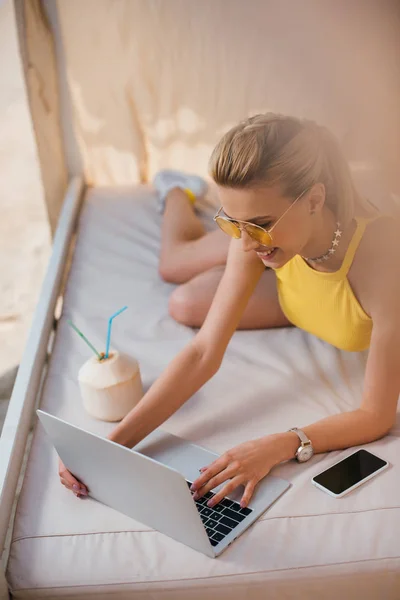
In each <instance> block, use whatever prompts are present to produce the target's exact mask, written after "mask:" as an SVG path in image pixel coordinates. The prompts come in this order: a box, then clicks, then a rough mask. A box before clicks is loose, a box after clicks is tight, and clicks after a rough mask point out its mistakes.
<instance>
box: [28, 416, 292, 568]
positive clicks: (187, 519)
mask: <svg viewBox="0 0 400 600" xmlns="http://www.w3.org/2000/svg"><path fill="white" fill-rule="evenodd" d="M36 412H37V415H38V417H39V419H40V421H41V423H42V425H43V427H44V429H45V431H46V433H47V434H48V436H49V437H50V439H51V441H52V443H53V445H54V447H55V449H56V450H57V453H58V455H59V456H60V457H61V460H62V461H63V463H64V464H65V466H66V467H67V469H68V470H69V471H70V472H71V473H73V474H74V476H75V477H76V478H77V479H79V480H80V481H82V482H83V483H84V484H85V485H86V487H87V488H88V495H89V497H90V498H92V499H94V500H97V501H98V502H101V503H102V504H105V505H107V506H109V507H111V508H113V509H115V510H118V511H120V512H121V513H123V514H125V515H127V516H128V517H131V518H132V519H135V520H136V521H140V522H141V523H143V524H145V525H147V526H148V527H151V528H152V529H156V530H157V531H160V532H161V533H163V534H165V535H167V536H169V537H171V538H173V539H174V540H177V541H178V542H181V543H182V544H185V545H186V546H189V547H190V548H193V549H194V550H197V551H198V552H202V553H203V554H205V555H207V556H209V557H211V558H215V557H217V556H219V555H220V554H221V553H222V552H223V551H224V550H226V548H228V546H229V545H230V544H232V542H233V541H234V540H236V538H238V537H239V536H240V535H241V534H242V533H243V532H244V531H245V530H246V529H247V528H248V527H250V525H251V524H252V523H254V521H256V520H257V519H258V517H259V516H260V515H261V514H262V513H263V512H265V511H266V510H267V508H269V507H270V506H271V505H272V504H273V503H274V502H275V501H276V500H277V499H278V498H279V497H280V496H281V495H282V494H283V493H284V492H285V491H286V490H287V489H288V488H289V487H290V483H289V482H288V481H285V480H283V479H280V478H278V477H274V476H272V475H267V476H266V477H265V478H264V479H263V480H261V481H260V482H259V484H258V485H257V487H256V490H255V493H254V495H253V498H252V499H251V501H250V504H249V506H248V507H246V508H240V504H239V503H240V499H241V496H242V494H243V490H244V488H243V486H240V487H239V488H237V489H236V490H235V491H234V492H233V493H232V494H229V495H228V496H227V497H226V498H224V499H223V500H222V501H221V502H220V503H219V504H217V505H216V506H214V507H213V508H209V507H208V506H207V502H208V501H209V500H210V498H212V497H213V496H214V493H216V492H218V491H219V490H220V489H221V488H222V487H223V485H224V484H221V485H220V486H218V487H216V488H215V489H214V490H213V491H212V492H208V493H207V494H206V495H205V496H204V497H202V498H200V499H199V500H198V501H196V502H195V501H194V500H193V497H192V493H191V492H190V489H189V488H190V486H191V484H192V482H193V481H194V480H195V479H197V478H198V477H199V475H200V473H199V469H200V468H201V467H204V466H207V465H209V464H210V463H211V462H213V461H214V460H215V459H216V458H218V454H214V453H213V452H211V451H210V450H207V449H206V448H203V447H201V446H198V445H196V444H193V443H191V442H188V441H186V440H184V439H182V438H180V437H177V436H175V435H172V434H170V433H167V432H165V431H163V430H162V429H160V428H158V429H156V430H155V431H153V432H152V433H151V434H150V435H148V436H147V437H146V438H145V439H144V440H142V441H141V442H140V443H139V444H137V445H136V446H135V447H134V449H129V448H126V447H125V446H121V445H120V444H116V443H115V442H112V441H111V440H108V439H107V438H103V437H101V436H99V435H96V434H94V433H90V432H88V431H84V430H83V429H80V428H79V427H76V426H75V425H71V424H70V423H67V422H66V421H63V420H62V419H59V418H58V417H54V416H53V415H50V414H48V413H46V412H44V411H42V410H37V411H36Z"/></svg>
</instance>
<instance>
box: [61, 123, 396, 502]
mask: <svg viewBox="0 0 400 600" xmlns="http://www.w3.org/2000/svg"><path fill="white" fill-rule="evenodd" d="M210 170H211V175H212V177H213V179H214V181H215V182H216V184H217V186H218V191H219V197H220V201H221V205H222V206H221V208H220V210H219V211H218V213H217V215H216V217H215V221H216V223H217V224H218V225H219V228H220V229H218V230H217V231H215V232H212V233H209V234H205V232H204V230H203V228H202V225H201V223H200V221H199V219H198V218H197V216H196V214H195V212H194V209H193V201H195V200H196V196H199V195H201V194H202V193H203V192H204V191H205V184H204V182H203V181H202V180H201V179H200V178H197V177H194V176H186V175H184V174H181V173H177V172H171V171H167V172H162V173H160V174H159V175H158V176H157V177H156V179H155V186H156V188H157V190H158V194H159V200H160V205H161V208H162V210H163V211H164V220H163V226H162V250H161V256H160V274H161V276H162V277H163V278H164V279H167V280H168V281H172V282H175V283H179V284H181V285H180V286H179V287H177V288H176V289H175V291H174V292H173V294H172V296H171V299H170V313H171V315H172V317H174V318H175V319H176V320H177V321H179V322H181V323H184V324H186V325H189V326H193V327H199V328H200V329H199V331H198V333H197V335H196V337H195V338H194V340H193V341H192V342H190V343H189V344H188V345H187V346H186V347H185V348H184V349H183V350H182V351H181V352H180V354H179V355H178V356H177V357H176V358H175V359H174V360H173V361H172V363H171V364H170V365H169V366H168V368H167V369H166V370H165V372H164V373H162V375H161V376H160V377H159V379H158V380H157V381H156V382H155V383H154V385H153V386H152V387H151V389H150V390H149V391H148V392H147V393H146V394H145V396H144V397H143V399H142V400H141V402H140V403H139V404H138V405H137V406H136V407H135V408H134V409H133V410H132V411H131V412H130V413H129V414H128V415H127V416H126V417H125V418H124V419H123V420H122V421H121V422H120V423H119V424H118V425H117V426H116V427H115V429H114V430H113V431H112V433H111V434H110V436H109V438H110V439H111V440H113V441H115V442H117V443H120V444H123V445H126V446H129V447H132V446H134V445H135V444H136V443H138V442H139V441H140V440H141V439H143V438H144V437H145V436H146V435H147V434H149V433H150V432H151V431H152V430H153V429H155V428H156V427H157V426H159V425H160V424H161V423H163V422H164V421H165V420H166V419H167V418H168V417H169V416H170V415H172V414H173V413H174V412H175V411H176V410H177V409H178V408H179V407H180V406H181V405H182V404H183V403H184V402H185V401H186V400H188V399H189V398H190V397H191V396H192V395H193V394H194V393H195V392H196V391H197V390H198V389H199V388H200V387H201V386H202V385H203V384H204V383H206V381H208V380H209V379H210V378H211V377H212V376H213V375H214V374H215V373H216V372H217V371H218V368H219V366H220V364H221V361H222V358H223V356H224V353H225V350H226V347H227V345H228V342H229V340H230V339H231V337H232V335H233V333H234V331H235V330H236V329H237V328H243V329H256V328H270V327H282V326H287V325H291V324H292V325H295V326H297V327H301V328H303V329H304V330H306V331H309V332H311V333H313V334H315V335H317V336H318V337H320V338H322V339H324V340H326V341H327V342H329V343H331V344H333V345H335V346H337V347H338V348H341V349H344V350H350V351H359V350H363V349H365V348H368V347H369V348H370V351H369V356H368V361H367V369H366V376H365V385H364V393H363V397H362V401H361V405H360V407H359V408H358V409H357V410H353V411H351V412H347V413H343V414H337V415H333V416H329V417H327V418H325V419H322V420H321V421H318V422H316V423H313V424H311V425H309V426H308V427H305V428H304V429H303V430H302V431H299V430H296V429H295V430H290V431H289V432H278V433H276V434H274V435H268V436H265V437H262V438H260V439H255V440H251V441H248V442H244V443H242V444H240V445H238V446H236V447H234V448H232V449H231V450H229V451H227V452H225V453H224V454H223V455H222V456H221V457H220V458H218V459H217V460H216V461H214V462H213V463H212V464H210V465H208V466H207V467H205V468H204V469H203V470H202V474H201V476H200V477H199V478H198V479H197V480H196V481H195V482H194V484H193V491H194V492H195V498H196V499H197V498H199V497H201V496H202V495H203V494H205V493H206V492H208V491H209V490H210V489H212V488H214V487H216V486H217V485H219V484H222V483H224V484H225V485H224V486H223V488H222V489H221V491H220V492H219V493H218V494H216V495H215V496H214V498H213V499H212V500H211V501H210V502H212V504H216V503H217V502H219V501H220V500H221V499H222V498H223V497H224V496H225V495H227V494H229V493H230V492H232V491H233V490H234V489H235V488H236V487H237V486H239V485H243V486H244V487H245V490H244V493H243V496H242V506H246V505H247V504H248V503H249V501H250V499H251V497H252V494H253V492H254V489H255V486H256V485H257V483H258V482H259V481H260V480H261V479H262V478H263V477H265V475H267V473H268V472H269V471H270V470H271V469H272V468H273V467H274V466H275V465H277V464H278V463H280V462H281V461H285V460H289V459H291V458H295V457H296V458H297V459H298V460H299V461H303V460H308V459H309V458H310V457H311V456H312V454H313V453H318V452H327V451H329V450H338V449H341V448H347V447H351V446H355V445H360V444H365V443H368V442H372V441H373V440H376V439H378V438H380V437H382V436H384V435H385V434H387V432H388V431H389V430H390V428H391V427H392V426H393V424H394V421H395V416H396V406H397V399H398V395H399V392H400V368H399V367H400V310H399V309H400V248H399V246H400V242H399V236H398V233H397V227H396V221H395V220H394V219H393V218H390V217H385V216H383V215H379V214H378V213H377V211H376V210H375V209H374V208H373V207H372V205H370V204H369V203H368V202H366V201H365V200H362V199H361V198H360V197H359V196H358V194H357V193H356V191H355V189H354V186H353V183H352V180H351V176H350V173H349V169H348V166H347V164H346V162H345V160H344V158H343V156H342V155H341V152H340V149H339V147H338V144H337V142H336V141H335V139H334V138H333V136H332V135H331V134H330V133H329V132H328V131H327V130H326V129H325V128H322V127H319V126H318V125H316V124H315V123H313V122H310V121H306V120H299V119H296V118H293V117H284V116H280V115H274V114H266V115H257V116H255V117H251V118H250V119H248V120H246V121H245V122H243V123H240V124H239V125H238V126H236V127H234V128H233V129H231V130H230V131H229V132H228V133H227V134H226V135H225V136H224V137H223V138H222V140H221V141H220V142H219V144H218V145H217V147H216V148H215V150H214V152H213V154H212V157H211V163H210ZM225 263H226V266H225ZM266 267H267V269H266ZM188 374H190V376H188ZM182 382H183V383H182ZM178 383H179V385H178ZM60 476H61V481H62V483H63V484H64V485H66V486H67V487H68V488H72V489H73V490H74V491H75V494H76V495H77V496H81V495H85V493H86V488H85V486H84V485H83V484H81V483H79V482H78V481H77V480H76V479H74V478H73V477H72V475H71V474H70V473H69V472H68V471H67V470H66V469H65V467H64V466H63V465H62V463H61V464H60ZM74 486H75V487H74Z"/></svg>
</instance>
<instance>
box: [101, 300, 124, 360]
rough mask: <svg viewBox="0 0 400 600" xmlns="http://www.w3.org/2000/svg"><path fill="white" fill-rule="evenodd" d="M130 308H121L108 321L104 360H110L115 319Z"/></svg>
mask: <svg viewBox="0 0 400 600" xmlns="http://www.w3.org/2000/svg"><path fill="white" fill-rule="evenodd" d="M127 308H128V307H127V306H124V308H121V309H120V310H118V311H117V312H116V313H114V314H113V315H112V316H111V317H110V318H109V319H108V330H107V343H106V355H105V357H104V358H108V352H109V350H110V340H111V326H112V322H113V319H115V317H118V315H120V314H121V313H122V312H123V311H124V310H126V309H127Z"/></svg>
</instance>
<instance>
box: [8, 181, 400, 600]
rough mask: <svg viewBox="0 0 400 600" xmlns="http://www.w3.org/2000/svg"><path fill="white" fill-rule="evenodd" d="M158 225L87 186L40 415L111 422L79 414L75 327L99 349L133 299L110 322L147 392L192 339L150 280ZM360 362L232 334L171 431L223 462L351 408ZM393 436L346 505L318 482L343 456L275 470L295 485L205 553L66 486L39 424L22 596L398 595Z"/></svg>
mask: <svg viewBox="0 0 400 600" xmlns="http://www.w3.org/2000/svg"><path fill="white" fill-rule="evenodd" d="M203 208H204V215H206V214H207V215H208V208H207V206H206V205H205V204H203ZM207 223H209V221H207ZM160 224H161V217H160V215H159V214H158V212H157V209H156V197H155V195H154V193H152V192H151V191H149V189H148V188H146V187H140V188H136V189H132V188H124V189H123V188H121V189H117V190H116V189H103V190H97V189H92V190H90V191H89V192H88V194H87V201H86V203H85V206H84V209H83V214H82V217H81V220H80V226H79V235H78V238H77V245H76V250H75V255H74V258H73V263H72V268H71V272H70V275H69V279H68V284H67V290H66V294H65V298H64V307H63V315H62V318H61V321H60V323H59V327H58V331H57V335H56V341H55V347H54V351H53V354H52V357H51V361H50V367H49V371H48V376H47V380H46V383H45V388H44V392H43V398H42V401H41V408H42V409H44V410H46V411H49V412H51V413H52V414H55V415H57V416H59V417H61V418H63V419H65V420H68V421H69V422H71V423H74V424H77V425H79V426H81V427H83V428H85V429H87V430H89V431H93V432H97V433H99V434H101V435H106V434H107V433H108V432H109V431H110V429H111V428H113V427H114V425H112V424H110V423H102V422H99V421H95V420H94V419H92V418H90V417H89V416H88V415H87V414H85V412H84V410H83V408H82V403H81V399H80V396H79V388H78V382H77V374H78V370H79V367H80V366H81V365H82V364H83V363H84V362H85V361H86V360H87V358H88V356H89V353H90V351H89V350H88V348H87V347H86V345H85V344H84V343H83V342H82V340H81V339H80V338H79V337H78V336H77V335H76V333H75V332H74V331H72V329H71V328H70V327H69V326H68V325H67V319H69V318H70V319H72V321H73V322H74V323H75V324H76V325H77V326H78V327H79V328H81V329H82V330H83V332H84V333H85V335H87V337H88V338H89V339H90V340H91V341H92V343H93V344H94V345H95V346H96V347H97V348H100V349H104V344H105V339H106V330H107V318H108V316H109V315H111V314H112V313H113V312H115V311H116V310H118V309H119V308H121V307H122V306H124V305H125V304H127V305H128V307H129V308H128V310H127V311H125V312H124V313H123V314H122V315H120V317H118V319H116V320H115V321H114V325H113V339H112V345H113V346H114V347H116V348H117V349H118V350H120V351H122V352H126V353H128V354H131V355H132V356H134V357H136V358H137V359H138V360H139V363H140V368H141V373H142V378H143V383H144V387H145V388H148V387H149V386H150V385H151V384H152V383H153V382H154V380H155V379H156V378H157V376H158V375H159V374H160V372H161V371H162V370H163V369H164V368H165V367H166V366H167V364H168V363H169V362H170V361H171V359H172V358H173V357H174V356H175V355H176V354H177V352H178V351H179V350H180V349H181V348H183V347H184V345H185V344H186V343H187V342H188V341H189V340H190V339H191V338H192V337H193V335H194V331H193V330H192V329H189V328H187V327H184V326H182V325H179V324H177V323H176V322H174V321H173V320H172V319H171V318H170V317H169V315H168V310H167V305H168V297H169V294H170V292H171V291H172V290H173V289H174V286H173V285H171V284H167V283H164V282H163V281H162V280H160V278H159V276H158V272H157V263H158V251H159V246H160V242H159V238H160ZM364 364H365V354H355V353H345V352H341V351H339V350H336V349H334V348H333V347H331V346H329V345H327V344H325V343H324V342H322V341H320V340H318V339H316V338H314V337H312V336H310V335H307V334H305V333H304V332H302V331H300V330H296V329H290V328H288V329H279V330H271V331H253V332H249V331H238V332H236V333H235V335H234V337H233V339H232V341H231V343H230V344H229V347H228V350H227V353H226V356H225V359H224V361H223V364H222V366H221V368H220V370H219V372H218V373H217V374H216V375H215V376H214V377H213V378H212V379H211V380H210V381H209V382H208V383H207V384H206V385H205V386H204V387H203V388H202V389H201V390H200V391H199V392H198V393H197V394H196V395H195V396H194V397H193V398H191V399H190V400H189V401H188V402H187V403H186V404H185V405H184V406H183V407H182V408H181V409H180V410H179V411H178V412H177V413H176V414H174V415H173V416H172V417H171V418H170V419H169V420H168V421H167V422H166V423H165V424H164V425H163V428H164V429H166V430H167V431H170V432H171V433H174V434H176V435H180V436H182V437H184V438H186V439H189V440H192V441H194V442H197V443H200V444H202V445H204V446H206V447H209V448H210V449H211V450H213V451H216V452H219V453H222V452H224V451H225V450H227V449H229V448H230V447H232V446H234V445H236V444H238V443H240V442H242V441H245V440H248V439H251V438H254V437H258V436H262V435H265V434H269V433H274V432H279V431H285V430H287V429H289V428H290V427H292V426H298V427H302V426H306V425H308V424H310V423H312V422H315V421H317V420H318V419H320V418H323V417H326V416H328V415H332V414H335V413H338V412H341V411H348V410H351V409H353V408H355V407H357V406H358V405H359V402H360V398H361V390H362V377H363V371H364ZM399 437H400V423H399V420H398V422H397V426H396V427H395V428H394V429H393V430H392V431H391V433H390V435H388V436H386V437H385V438H384V439H382V440H379V441H376V442H374V443H372V444H370V445H368V446H367V447H369V449H370V450H371V451H376V453H377V454H378V455H380V456H382V457H383V458H385V459H387V460H388V461H389V462H390V463H391V464H392V466H391V467H390V468H389V469H387V470H386V471H385V472H383V473H382V474H380V475H379V476H378V477H376V478H375V479H373V480H372V481H370V482H369V483H367V484H366V485H364V486H362V487H360V488H359V489H358V490H356V491H354V492H353V493H351V494H349V495H348V496H347V497H344V498H342V499H340V500H337V499H334V498H331V497H330V496H328V495H327V494H325V493H323V492H321V491H320V490H318V489H316V488H315V487H314V486H313V485H312V484H311V481H310V479H311V477H312V476H313V475H315V474H316V473H317V472H319V471H320V470H322V469H323V468H324V467H328V466H329V465H330V464H331V463H333V462H335V461H336V460H338V459H339V458H341V457H344V456H346V455H347V454H348V453H349V451H348V450H344V451H341V452H332V453H330V454H325V455H317V456H315V457H313V458H312V459H311V460H310V461H309V462H307V463H305V464H302V465H300V464H298V463H297V462H295V461H289V462H287V463H285V464H281V465H279V466H278V467H277V468H276V469H275V474H277V475H280V476H282V477H284V478H286V479H288V480H289V481H290V482H291V483H292V488H291V489H290V490H289V491H288V492H287V493H286V494H285V495H284V496H283V497H282V498H281V499H280V500H279V501H277V502H276V503H275V504H274V505H273V506H272V508H271V509H270V510H269V511H267V512H266V513H265V514H264V515H263V516H262V517H261V519H260V520H259V521H258V522H257V523H256V524H255V525H254V526H252V527H251V528H250V529H249V530H248V531H247V532H246V533H245V534H244V535H242V536H241V538H240V539H238V540H237V541H236V542H235V543H234V544H232V546H230V548H229V549H228V550H227V551H226V552H225V553H223V554H222V555H221V557H219V558H218V559H210V558H207V557H205V556H203V555H202V554H199V553H197V552H195V551H194V550H191V549H190V548H187V547H186V546H183V545H181V544H179V543H178V542H176V541H174V540H172V539H169V538H167V537H166V536H164V535H162V534H160V533H158V532H155V531H152V530H151V529H149V528H148V527H146V526H144V525H143V524H141V523H138V522H135V521H134V520H131V519H129V518H128V517H126V516H124V515H122V514H119V513H117V512H115V511H113V510H112V509H109V508H107V507H105V506H102V505H100V504H98V503H96V502H95V501H93V500H90V499H85V500H78V499H77V498H75V496H74V495H73V494H72V493H71V492H67V491H66V489H65V488H64V487H62V486H61V485H60V483H59V479H58V474H57V456H56V453H55V451H54V450H53V448H52V446H51V445H50V443H49V441H48V439H47V437H46V436H45V434H44V432H43V430H42V428H41V427H40V426H38V427H37V429H36V431H35V434H34V439H33V445H32V450H31V453H30V457H29V462H28V467H27V472H26V476H25V480H24V484H23V488H22V492H21V496H20V500H19V503H18V509H17V515H16V523H15V527H14V532H13V540H12V545H11V554H10V560H9V564H8V571H7V577H8V580H9V582H10V584H11V588H12V592H13V594H14V597H16V598H60V597H61V598H74V599H76V598H87V597H95V598H96V599H109V598H113V599H114V600H115V599H118V600H120V599H121V600H122V599H128V598H129V599H130V598H135V599H136V598H138V599H143V600H145V599H146V600H147V599H150V598H157V599H161V600H167V599H168V600H200V599H201V600H203V599H204V596H205V594H206V595H207V597H209V598H213V599H214V598H215V599H218V600H221V599H223V600H225V599H227V598H229V599H230V600H242V599H243V598H244V597H246V599H249V600H264V599H265V598H267V597H268V599H269V600H274V599H279V600H281V599H282V598H288V599H296V600H302V599H304V600H306V599H307V600H308V598H310V597H312V598H324V600H334V599H337V598H338V597H341V598H344V599H347V598H349V599H350V598H351V599H352V600H357V599H361V598H362V599H363V600H382V598H385V600H395V599H398V598H399V596H400V543H399V522H400V477H399V464H398V463H399V455H400V439H399ZM104 477H105V480H106V477H107V474H106V473H104ZM138 484H139V482H138Z"/></svg>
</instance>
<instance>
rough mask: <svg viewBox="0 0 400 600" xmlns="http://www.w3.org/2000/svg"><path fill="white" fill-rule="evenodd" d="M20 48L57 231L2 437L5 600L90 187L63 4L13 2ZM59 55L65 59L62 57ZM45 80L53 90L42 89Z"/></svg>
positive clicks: (0, 548) (1, 584)
mask: <svg viewBox="0 0 400 600" xmlns="http://www.w3.org/2000/svg"><path fill="white" fill-rule="evenodd" d="M14 10H15V17H16V23H17V30H18V40H19V48H20V53H21V60H22V64H23V70H24V77H25V84H26V89H27V96H28V102H29V109H30V113H31V117H32V124H33V128H34V134H35V140H36V146H37V151H38V157H39V164H40V171H41V177H42V182H43V189H44V199H45V203H46V207H47V214H48V218H49V223H50V228H51V232H52V236H53V244H52V246H53V248H52V255H51V258H50V261H49V264H48V268H47V272H46V276H45V278H44V281H43V285H42V289H41V293H40V297H39V301H38V304H37V307H36V310H35V313H34V316H33V319H32V326H31V330H30V333H29V337H28V341H27V344H26V347H25V351H24V354H23V357H22V360H21V364H20V367H19V370H18V375H17V378H16V382H15V385H14V389H13V393H12V396H11V399H10V403H9V408H8V411H7V415H6V419H5V422H4V427H3V430H2V434H1V437H0V556H2V562H1V563H0V600H5V599H8V598H9V592H8V586H7V582H6V579H5V575H4V571H5V565H6V560H7V556H6V552H5V546H6V540H7V532H8V531H9V527H10V526H11V525H12V520H13V512H14V510H13V509H14V505H15V500H16V494H17V488H18V483H19V479H20V474H21V468H22V465H23V458H24V455H25V452H26V450H27V444H28V440H29V432H30V429H31V425H32V421H33V415H34V411H35V408H36V406H37V402H38V399H39V395H40V391H41V384H42V381H43V378H44V375H45V373H46V365H47V362H48V357H49V355H50V353H51V346H52V339H53V336H54V332H55V329H56V327H57V314H58V312H59V310H58V309H59V305H60V302H61V300H62V296H61V294H62V288H63V282H64V276H65V274H66V271H67V266H68V259H69V257H70V252H71V248H72V246H73V243H72V242H73V236H74V232H75V227H76V223H77V220H78V217H79V213H80V209H81V204H82V198H83V193H84V189H85V183H84V181H83V178H82V176H81V174H80V173H81V171H80V167H79V160H78V156H77V152H76V144H75V140H73V139H72V134H71V133H67V134H66V135H64V132H67V131H68V132H70V129H71V128H69V127H66V126H64V132H63V123H64V125H66V124H67V122H68V97H67V92H66V89H67V88H66V85H65V82H63V81H62V80H61V79H62V69H57V63H62V62H63V57H62V55H61V53H62V51H61V44H60V39H59V36H58V35H57V34H58V33H59V27H58V16H57V7H56V3H55V2H52V1H51V0H44V1H40V0H26V1H25V0H14ZM57 53H58V54H57ZM41 77H46V90H45V91H44V90H43V89H42V87H41V85H40V80H41Z"/></svg>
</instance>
